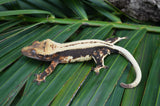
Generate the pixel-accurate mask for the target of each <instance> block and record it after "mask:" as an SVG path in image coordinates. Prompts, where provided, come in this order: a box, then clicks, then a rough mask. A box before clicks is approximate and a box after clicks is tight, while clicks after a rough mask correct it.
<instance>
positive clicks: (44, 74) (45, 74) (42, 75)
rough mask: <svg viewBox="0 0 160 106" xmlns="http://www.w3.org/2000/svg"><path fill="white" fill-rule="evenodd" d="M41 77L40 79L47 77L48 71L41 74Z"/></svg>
mask: <svg viewBox="0 0 160 106" xmlns="http://www.w3.org/2000/svg"><path fill="white" fill-rule="evenodd" d="M40 75H41V76H40V79H43V77H45V76H47V72H46V71H44V72H43V73H41V74H40Z"/></svg>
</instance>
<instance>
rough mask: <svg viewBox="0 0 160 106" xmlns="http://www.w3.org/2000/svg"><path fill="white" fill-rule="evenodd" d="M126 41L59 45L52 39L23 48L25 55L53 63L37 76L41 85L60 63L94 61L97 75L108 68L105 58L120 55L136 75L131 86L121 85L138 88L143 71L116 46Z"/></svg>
mask: <svg viewBox="0 0 160 106" xmlns="http://www.w3.org/2000/svg"><path fill="white" fill-rule="evenodd" d="M122 39H126V37H116V38H108V39H106V40H105V41H102V40H96V39H92V40H80V41H74V42H69V43H57V42H54V41H52V40H50V39H46V40H43V41H41V42H39V41H35V42H33V43H32V45H31V46H27V47H24V48H22V50H21V52H22V54H23V55H25V56H27V57H30V58H33V59H38V60H42V61H51V64H50V66H49V67H48V68H47V69H45V70H44V72H42V73H40V74H36V79H35V80H34V81H36V82H37V83H38V84H40V83H41V82H42V81H45V79H46V77H47V76H48V75H50V74H51V73H52V72H53V71H54V69H55V68H56V66H57V65H58V64H59V63H70V62H82V61H88V60H91V59H93V60H94V61H95V63H96V67H95V68H94V69H93V70H94V72H96V73H97V74H98V73H99V70H100V69H101V68H107V66H105V65H104V58H105V57H106V56H107V55H109V54H111V53H120V54H121V55H123V56H124V57H126V59H128V60H129V61H130V62H131V64H132V66H133V68H134V70H135V73H136V78H135V80H134V81H133V82H132V83H130V84H125V83H121V84H120V85H121V86H122V87H123V88H133V87H136V86H137V85H138V84H139V83H140V81H141V77H142V75H141V69H140V67H139V65H138V63H137V61H136V60H135V59H134V57H133V56H132V54H131V53H130V52H129V51H128V50H126V49H124V48H122V47H120V46H116V45H114V44H115V43H117V42H118V41H120V40H122Z"/></svg>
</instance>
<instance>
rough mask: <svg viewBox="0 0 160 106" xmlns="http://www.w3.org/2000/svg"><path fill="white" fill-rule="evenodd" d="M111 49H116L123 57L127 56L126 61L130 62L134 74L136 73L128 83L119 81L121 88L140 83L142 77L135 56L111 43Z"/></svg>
mask: <svg viewBox="0 0 160 106" xmlns="http://www.w3.org/2000/svg"><path fill="white" fill-rule="evenodd" d="M113 49H115V50H118V51H119V53H120V54H121V55H123V56H124V57H126V58H127V60H128V61H130V63H131V64H132V66H133V68H134V70H135V74H136V78H135V80H134V81H133V82H132V83H130V84H125V83H121V84H120V85H121V86H122V87H123V88H134V87H136V86H137V85H138V84H139V83H140V81H141V78H142V73H141V69H140V67H139V65H138V63H137V61H136V60H135V58H134V57H133V56H132V54H131V53H130V52H129V51H128V50H126V49H124V48H122V47H120V46H116V45H113Z"/></svg>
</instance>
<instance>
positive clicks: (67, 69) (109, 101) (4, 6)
mask: <svg viewBox="0 0 160 106" xmlns="http://www.w3.org/2000/svg"><path fill="white" fill-rule="evenodd" d="M0 4H1V5H0V23H1V24H0V95H1V96H0V105H18V106H22V105H52V106H56V105H73V106H75V105H77V106H79V105H83V106H84V105H90V106H93V105H100V106H101V105H106V106H108V105H113V106H114V105H120V104H121V105H157V106H158V104H159V103H160V102H159V101H160V99H159V98H160V88H159V87H160V81H159V75H160V67H159V65H158V64H159V58H160V57H159V54H160V52H159V51H160V48H159V46H160V40H159V39H160V36H159V35H160V27H158V26H151V25H142V24H141V25H140V24H137V23H134V24H130V22H132V20H130V21H129V22H128V20H122V19H121V18H120V17H119V15H122V13H121V12H119V11H118V10H117V9H115V8H114V7H112V6H111V5H109V4H106V3H105V2H103V1H96V0H87V1H84V0H81V1H80V0H67V1H66V0H61V1H59V0H55V1H54V2H53V1H51V0H47V1H39V0H35V1H32V0H27V1H26V0H21V1H14V0H5V1H1V2H0ZM115 13H119V14H117V15H116V14H115ZM122 22H123V23H122ZM125 22H128V23H125ZM132 23H133V22H132ZM144 24H145V23H144ZM113 34H114V36H120V37H123V36H127V37H128V39H126V40H123V41H121V42H119V43H117V45H119V46H121V47H124V48H126V49H127V50H129V51H130V52H131V54H133V56H134V57H135V58H136V60H137V62H138V63H139V65H140V67H141V70H142V76H143V77H142V81H141V83H140V84H139V86H138V87H136V88H134V89H124V88H121V87H120V86H119V84H120V82H127V83H130V82H132V81H133V80H134V70H133V69H132V66H131V64H129V63H128V61H127V60H126V59H125V58H124V57H122V56H121V55H118V54H112V55H110V56H108V57H107V58H106V59H105V65H107V66H109V69H108V70H106V69H101V72H100V74H99V75H96V74H95V73H94V72H92V71H91V68H92V67H94V62H93V61H88V62H82V63H71V64H60V65H58V66H57V67H56V69H55V71H54V72H53V73H52V74H51V75H50V76H49V77H47V79H46V82H45V83H41V85H39V86H38V85H36V83H33V80H34V78H35V77H34V74H35V73H40V72H42V71H44V70H45V69H46V68H47V67H48V66H49V64H50V63H48V62H42V61H37V60H33V59H30V58H27V57H25V56H22V54H21V52H20V51H21V49H22V48H23V47H24V46H27V45H31V44H32V42H34V41H36V40H40V41H41V40H44V39H48V38H49V39H52V40H54V41H56V42H60V43H63V42H69V41H76V40H82V39H101V40H105V39H106V38H109V37H113ZM151 97H152V98H153V99H154V100H152V99H150V98H151Z"/></svg>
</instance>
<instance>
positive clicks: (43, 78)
mask: <svg viewBox="0 0 160 106" xmlns="http://www.w3.org/2000/svg"><path fill="white" fill-rule="evenodd" d="M35 76H36V79H34V80H33V82H37V85H40V83H41V82H42V81H43V82H45V77H42V73H40V74H35Z"/></svg>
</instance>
